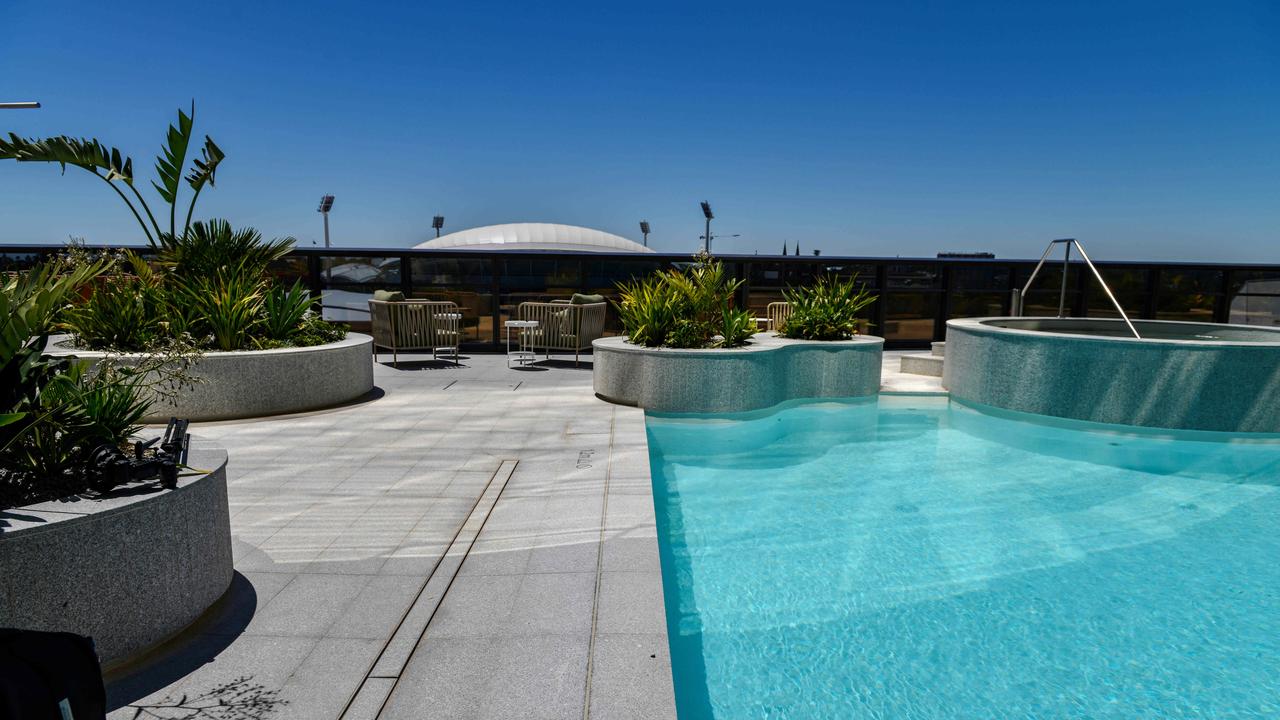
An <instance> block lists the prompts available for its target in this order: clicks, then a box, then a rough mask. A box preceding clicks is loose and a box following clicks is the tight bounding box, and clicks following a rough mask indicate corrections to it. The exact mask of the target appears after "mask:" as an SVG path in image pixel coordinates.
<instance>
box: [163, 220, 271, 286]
mask: <svg viewBox="0 0 1280 720" xmlns="http://www.w3.org/2000/svg"><path fill="white" fill-rule="evenodd" d="M293 245H294V239H293V238H291V237H285V238H275V239H273V240H264V239H263V238H262V233H260V232H258V231H257V230H256V229H254V228H251V227H244V228H240V229H238V230H237V229H235V228H233V227H232V226H231V223H230V222H228V221H226V220H222V219H216V218H215V219H213V220H208V221H204V222H201V221H198V220H197V221H196V222H195V223H192V225H191V227H190V228H189V229H188V230H187V232H185V233H183V234H182V235H177V236H175V235H168V234H165V235H162V236H161V238H160V241H159V243H158V244H157V249H156V260H157V262H158V263H159V264H160V266H161V267H163V268H165V269H167V270H168V271H169V272H171V273H172V274H174V275H176V276H177V277H179V278H191V277H198V276H213V275H216V274H217V273H219V272H221V271H224V270H228V269H231V268H237V270H236V272H240V273H244V274H247V275H253V276H262V275H265V274H266V272H267V268H268V267H269V266H270V265H271V263H273V262H275V261H276V260H279V259H280V258H283V257H284V256H285V255H288V254H289V252H290V251H291V250H293Z"/></svg>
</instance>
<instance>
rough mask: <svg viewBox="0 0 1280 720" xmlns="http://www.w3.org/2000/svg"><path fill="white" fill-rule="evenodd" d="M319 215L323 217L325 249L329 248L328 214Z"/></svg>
mask: <svg viewBox="0 0 1280 720" xmlns="http://www.w3.org/2000/svg"><path fill="white" fill-rule="evenodd" d="M320 214H321V215H324V246H325V247H326V248H327V247H329V213H328V212H322V213H320Z"/></svg>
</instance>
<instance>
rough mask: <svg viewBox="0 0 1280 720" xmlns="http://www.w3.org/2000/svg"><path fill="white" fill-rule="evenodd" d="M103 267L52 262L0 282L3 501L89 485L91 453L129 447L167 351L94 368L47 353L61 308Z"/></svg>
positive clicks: (7, 503) (12, 502) (15, 502)
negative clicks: (133, 363)
mask: <svg viewBox="0 0 1280 720" xmlns="http://www.w3.org/2000/svg"><path fill="white" fill-rule="evenodd" d="M107 267H108V263H107V262H103V261H99V262H94V263H91V264H87V265H80V266H78V267H74V268H70V269H68V268H67V267H66V266H64V265H62V264H61V263H59V262H57V261H52V262H48V263H45V264H42V265H40V266H37V267H36V268H34V269H32V270H31V271H29V272H26V273H22V274H19V275H15V276H13V277H10V278H8V279H6V280H5V281H4V282H3V283H2V284H0V507H11V506H15V505H23V504H27V503H31V502H38V501H41V500H47V499H52V498H57V497H62V496H65V495H68V494H72V493H77V492H81V491H83V490H84V489H86V488H87V487H88V476H87V472H86V465H87V459H88V455H89V454H90V453H91V452H92V451H93V450H94V449H95V448H97V447H99V446H101V445H104V444H114V445H120V444H123V443H125V442H126V441H127V440H128V439H129V438H130V437H131V436H132V435H133V434H134V433H135V432H136V431H137V429H138V423H139V420H140V419H141V417H142V416H143V415H144V414H145V413H146V411H147V410H148V409H149V407H150V403H151V401H150V400H147V399H146V397H147V394H146V393H144V392H143V389H144V387H146V386H145V385H144V382H153V381H147V380H144V379H145V378H148V377H155V376H154V375H153V374H150V375H149V373H154V372H155V371H157V370H158V369H160V367H161V365H163V364H167V363H168V362H169V360H170V359H171V358H169V357H166V356H157V360H156V363H151V364H146V363H144V364H143V365H142V366H139V367H117V366H115V365H114V364H113V363H111V362H100V363H98V364H96V365H94V366H93V367H92V368H90V367H89V366H88V364H87V363H83V362H80V361H77V360H74V359H70V358H61V359H54V358H47V357H44V356H43V352H44V349H45V347H46V345H47V344H48V339H49V333H50V332H51V331H52V330H53V329H54V327H55V324H56V316H57V315H58V314H59V312H60V311H61V310H62V309H63V306H64V304H65V303H66V302H67V301H68V300H70V299H71V298H73V297H75V296H76V295H77V294H78V293H79V292H80V290H81V289H82V288H84V287H86V286H87V285H88V284H90V283H92V282H93V281H94V280H95V279H96V278H98V277H99V276H100V275H101V274H102V273H103V272H104V271H105V270H106V269H107Z"/></svg>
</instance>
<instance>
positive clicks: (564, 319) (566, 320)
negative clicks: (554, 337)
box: [551, 310, 573, 335]
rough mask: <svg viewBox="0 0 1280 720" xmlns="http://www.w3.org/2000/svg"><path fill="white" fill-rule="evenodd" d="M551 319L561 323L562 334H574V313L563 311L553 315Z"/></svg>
mask: <svg viewBox="0 0 1280 720" xmlns="http://www.w3.org/2000/svg"><path fill="white" fill-rule="evenodd" d="M551 317H553V318H555V319H556V320H558V321H559V323H560V334H561V335H564V334H567V333H571V332H573V313H572V312H570V311H569V310H561V311H559V312H554V313H551Z"/></svg>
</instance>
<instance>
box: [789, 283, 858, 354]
mask: <svg viewBox="0 0 1280 720" xmlns="http://www.w3.org/2000/svg"><path fill="white" fill-rule="evenodd" d="M782 295H783V297H785V298H786V300H787V303H789V304H790V305H791V315H790V316H789V317H787V319H786V321H785V322H783V324H782V328H781V329H780V330H779V332H778V334H779V335H782V336H783V337H788V338H795V339H799V340H847V339H849V338H851V337H853V336H854V335H856V334H857V333H858V323H859V322H860V319H861V318H860V317H859V316H860V314H861V312H862V311H863V310H864V309H865V308H866V307H867V306H869V305H871V303H873V302H875V301H876V296H874V295H872V294H871V293H870V292H868V291H867V287H866V285H859V284H858V278H857V277H856V276H855V277H851V278H849V279H848V280H840V279H839V278H836V277H829V276H821V277H819V278H818V279H817V280H815V281H814V282H813V284H812V285H806V286H801V287H798V288H788V289H786V290H783V291H782Z"/></svg>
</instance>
